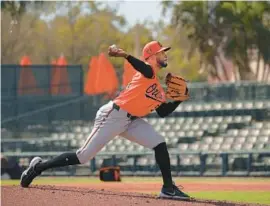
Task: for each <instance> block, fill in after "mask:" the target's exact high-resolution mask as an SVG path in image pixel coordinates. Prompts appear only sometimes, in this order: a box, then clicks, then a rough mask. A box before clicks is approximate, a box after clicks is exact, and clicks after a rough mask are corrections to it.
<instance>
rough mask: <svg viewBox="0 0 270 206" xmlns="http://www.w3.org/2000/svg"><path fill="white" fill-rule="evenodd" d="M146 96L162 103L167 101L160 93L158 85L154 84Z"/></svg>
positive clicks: (148, 89) (147, 90)
mask: <svg viewBox="0 0 270 206" xmlns="http://www.w3.org/2000/svg"><path fill="white" fill-rule="evenodd" d="M145 96H146V97H147V98H150V99H153V100H155V101H158V102H161V103H163V102H164V101H165V98H164V94H163V93H162V92H161V91H159V89H158V88H157V84H156V83H154V84H152V85H151V86H149V87H148V88H147V89H146V93H145Z"/></svg>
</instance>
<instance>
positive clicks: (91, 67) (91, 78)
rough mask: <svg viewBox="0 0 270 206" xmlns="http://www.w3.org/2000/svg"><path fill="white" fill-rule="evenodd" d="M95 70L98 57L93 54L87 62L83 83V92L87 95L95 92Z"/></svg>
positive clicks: (96, 69)
mask: <svg viewBox="0 0 270 206" xmlns="http://www.w3.org/2000/svg"><path fill="white" fill-rule="evenodd" d="M97 71H98V57H97V56H93V57H92V58H91V60H90V62H89V64H88V72H87V77H86V83H85V85H84V93H85V94H89V95H93V94H96V91H95V81H96V79H97Z"/></svg>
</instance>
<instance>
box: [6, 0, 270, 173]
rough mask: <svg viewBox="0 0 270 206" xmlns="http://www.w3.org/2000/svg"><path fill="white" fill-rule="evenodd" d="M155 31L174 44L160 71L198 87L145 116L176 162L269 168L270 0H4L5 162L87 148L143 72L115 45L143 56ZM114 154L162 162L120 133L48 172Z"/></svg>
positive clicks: (125, 161) (202, 167)
mask: <svg viewBox="0 0 270 206" xmlns="http://www.w3.org/2000/svg"><path fill="white" fill-rule="evenodd" d="M152 40H158V41H160V42H161V43H162V44H163V45H166V46H167V45H168V46H172V49H171V50H170V52H168V56H169V66H168V68H166V69H165V70H162V71H161V72H160V73H159V77H160V79H161V80H162V79H163V77H164V75H165V74H166V73H167V72H173V73H175V74H179V75H181V76H183V77H184V78H185V79H188V80H189V81H190V83H189V88H190V92H191V97H192V98H191V100H190V101H188V102H185V103H183V104H181V105H180V106H179V107H178V108H177V111H176V112H175V113H174V114H173V115H171V116H170V117H169V118H166V119H160V118H158V117H157V115H156V114H154V113H152V114H150V115H149V116H147V117H146V118H145V119H146V120H147V121H148V122H149V123H150V124H152V125H153V126H154V127H155V129H156V130H157V131H159V132H160V133H161V134H162V135H163V136H164V137H165V138H166V141H167V143H168V147H169V149H170V154H171V156H172V165H173V174H174V175H180V176H181V175H197V176H198V175H199V176H202V175H222V176H227V175H263V176H267V175H268V176H269V174H270V155H269V153H270V120H269V117H270V114H269V109H270V84H269V82H270V3H269V1H260V2H259V1H248V2H244V1H237V2H231V1H230V2H229V1H190V2H187V1H136V2H135V1H110V2H109V1H108V2H105V1H89V2H87V1H74V2H71V1H57V2H53V1H50V2H49V1H47V2H45V1H44V2H43V1H1V153H2V157H1V161H2V159H3V161H4V162H5V164H3V165H5V167H6V168H10V167H13V166H14V164H15V165H17V167H18V168H19V167H21V168H23V167H25V166H27V165H28V164H29V160H31V158H32V157H33V156H36V155H39V156H42V157H43V158H44V159H46V158H51V157H52V156H53V155H56V154H59V153H60V152H64V151H73V150H74V151H75V150H76V149H77V148H79V147H80V145H82V144H83V142H84V140H85V139H86V137H87V135H88V134H89V133H90V132H91V128H92V126H93V120H94V117H95V113H96V111H97V110H98V108H99V107H100V106H101V105H102V104H104V103H105V102H107V101H109V100H110V99H112V98H114V97H115V96H116V95H117V94H118V93H119V91H120V90H121V88H123V87H125V86H126V85H127V83H128V82H129V81H130V79H131V78H132V76H133V74H134V73H135V70H134V69H133V68H132V66H131V65H130V64H129V63H127V62H125V61H124V60H123V59H119V58H109V57H108V56H107V48H108V46H110V45H112V44H116V45H118V46H119V47H121V48H123V49H125V50H126V51H128V52H129V53H130V54H132V55H134V56H135V57H137V58H141V51H142V48H143V46H144V45H145V44H146V43H147V42H149V41H152ZM127 154H128V155H127ZM8 162H9V164H8ZM11 163H14V164H11ZM106 164H109V165H120V166H121V170H122V172H123V174H125V175H156V174H159V171H158V169H157V166H156V164H155V161H154V156H153V155H152V152H151V151H150V150H147V149H145V148H143V147H142V146H140V145H137V144H135V143H132V142H129V141H127V140H125V139H122V138H121V137H116V138H115V139H114V140H113V141H111V142H110V143H109V144H108V145H107V146H106V147H105V148H103V150H102V151H101V152H100V153H99V154H98V155H97V157H96V158H94V159H93V160H91V161H89V164H87V165H83V166H76V167H75V166H74V167H70V168H58V169H54V170H50V171H48V172H47V173H44V175H70V174H73V175H74V174H76V175H96V174H97V172H98V169H99V168H100V167H102V165H103V166H104V165H106ZM10 165H12V166H10ZM1 169H3V167H2V168H1ZM3 171H4V170H3ZM6 171H8V170H6ZM15 176H16V175H15Z"/></svg>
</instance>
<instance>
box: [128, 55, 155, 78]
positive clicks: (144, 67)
mask: <svg viewBox="0 0 270 206" xmlns="http://www.w3.org/2000/svg"><path fill="white" fill-rule="evenodd" d="M126 59H127V60H128V62H129V63H130V64H131V65H132V66H133V68H134V69H136V70H137V71H138V72H140V73H141V74H142V75H143V76H145V77H146V78H148V79H151V78H153V76H154V72H153V69H152V67H151V66H150V65H149V64H146V63H145V62H143V61H141V60H139V59H137V58H135V57H133V56H131V55H128V57H127V58H126Z"/></svg>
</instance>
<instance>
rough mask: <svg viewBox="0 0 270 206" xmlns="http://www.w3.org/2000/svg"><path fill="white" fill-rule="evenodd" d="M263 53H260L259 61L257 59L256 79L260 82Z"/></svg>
mask: <svg viewBox="0 0 270 206" xmlns="http://www.w3.org/2000/svg"><path fill="white" fill-rule="evenodd" d="M260 60H261V53H260V52H259V51H258V59H257V68H256V74H257V75H256V79H257V80H258V81H259V78H260V77H259V74H260V71H261V69H260V63H261V61H260Z"/></svg>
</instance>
